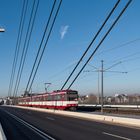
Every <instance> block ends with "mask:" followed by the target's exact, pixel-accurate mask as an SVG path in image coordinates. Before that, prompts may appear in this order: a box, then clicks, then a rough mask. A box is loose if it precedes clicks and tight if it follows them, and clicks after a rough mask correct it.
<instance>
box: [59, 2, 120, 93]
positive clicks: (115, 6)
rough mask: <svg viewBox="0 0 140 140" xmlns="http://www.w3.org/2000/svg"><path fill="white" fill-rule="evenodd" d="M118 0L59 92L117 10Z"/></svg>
mask: <svg viewBox="0 0 140 140" xmlns="http://www.w3.org/2000/svg"><path fill="white" fill-rule="evenodd" d="M119 2H120V0H118V1H117V2H116V4H115V5H114V6H113V9H112V10H111V11H110V13H109V14H108V16H107V17H106V19H105V21H104V22H103V24H102V25H101V27H100V28H99V30H98V32H97V33H96V34H95V36H94V37H93V39H92V41H91V42H90V44H89V46H88V47H87V49H86V50H85V52H84V53H83V55H82V57H81V58H80V59H79V61H78V63H77V65H76V66H75V67H74V69H73V70H72V72H71V74H70V75H69V77H68V78H67V79H66V81H65V83H64V84H63V86H62V87H61V90H62V89H63V88H64V87H65V85H66V84H67V82H68V81H69V79H70V78H71V76H72V75H73V73H74V72H75V70H76V69H77V67H78V66H79V64H80V63H81V61H82V59H83V58H84V57H85V55H86V54H87V52H88V51H89V49H90V48H91V46H92V44H93V42H94V41H95V40H96V38H97V37H98V35H99V33H100V32H101V30H102V29H103V27H104V26H105V24H106V23H107V21H108V19H109V18H110V17H111V15H112V14H113V12H114V10H115V9H116V8H117V6H118V4H119Z"/></svg>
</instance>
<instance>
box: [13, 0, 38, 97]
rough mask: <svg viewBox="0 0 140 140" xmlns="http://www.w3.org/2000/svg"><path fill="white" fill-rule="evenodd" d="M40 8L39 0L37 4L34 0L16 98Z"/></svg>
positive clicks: (18, 77) (16, 87) (16, 86)
mask: <svg viewBox="0 0 140 140" xmlns="http://www.w3.org/2000/svg"><path fill="white" fill-rule="evenodd" d="M35 4H36V6H35ZM38 6H39V0H37V2H36V0H34V2H33V6H32V7H33V8H32V11H31V16H30V20H29V25H28V29H27V33H26V38H25V42H24V47H23V51H22V56H21V60H20V66H19V69H18V74H17V79H16V85H15V89H14V96H16V95H17V92H18V88H19V84H20V80H21V76H22V72H23V68H24V64H25V59H26V55H27V51H28V48H29V42H30V39H31V34H32V31H33V27H34V23H35V18H36V14H37V10H38Z"/></svg>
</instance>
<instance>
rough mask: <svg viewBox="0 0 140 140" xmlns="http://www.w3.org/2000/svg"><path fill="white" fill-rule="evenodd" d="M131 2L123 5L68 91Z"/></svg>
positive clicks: (130, 0)
mask: <svg viewBox="0 0 140 140" xmlns="http://www.w3.org/2000/svg"><path fill="white" fill-rule="evenodd" d="M131 2H132V0H129V1H128V2H127V4H126V5H125V7H124V8H123V9H122V11H121V12H120V14H119V15H118V17H117V18H116V20H115V21H114V22H113V24H112V26H111V27H110V28H109V30H108V31H107V32H106V34H105V35H104V37H103V38H102V39H101V41H100V43H99V44H98V45H97V47H96V48H95V50H94V51H93V52H92V54H91V55H90V57H89V58H88V60H87V61H86V63H85V64H84V66H83V67H82V68H81V69H80V71H79V73H78V74H77V75H76V77H75V78H74V80H73V81H72V82H71V84H70V85H69V87H68V89H70V88H71V86H72V85H73V83H74V82H75V81H76V79H77V78H78V77H79V75H80V74H81V72H82V71H83V69H84V68H85V67H86V65H87V64H88V63H89V61H90V60H91V58H92V57H93V56H94V54H95V53H96V51H97V50H98V48H99V47H100V46H101V44H102V43H103V41H104V40H105V38H106V37H107V36H108V34H109V33H110V31H111V30H112V29H113V27H114V26H115V25H116V23H117V22H118V20H119V19H120V17H121V16H122V15H123V13H124V12H125V10H126V9H127V7H128V6H129V4H130V3H131Z"/></svg>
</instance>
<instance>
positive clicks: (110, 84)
mask: <svg viewBox="0 0 140 140" xmlns="http://www.w3.org/2000/svg"><path fill="white" fill-rule="evenodd" d="M57 2H58V1H57ZM0 3H1V4H0V27H1V28H4V29H5V32H4V33H0V66H1V69H0V85H1V86H0V96H7V95H8V87H9V82H10V75H11V71H12V63H13V59H14V52H15V47H16V42H17V36H18V28H19V22H20V16H21V9H22V5H23V0H12V1H11V0H0ZM115 3H116V0H106V1H105V0H63V1H62V5H61V8H60V11H59V14H58V16H57V19H56V22H55V24H54V28H53V30H52V33H51V36H50V39H49V42H48V44H47V47H46V50H45V53H44V55H43V59H42V61H41V64H40V67H39V69H38V72H37V75H36V77H35V81H34V83H33V86H32V91H33V92H44V90H45V85H44V83H48V82H49V83H51V86H50V87H49V88H48V90H49V91H50V92H51V91H53V90H58V89H60V88H61V87H62V85H63V84H64V81H65V80H66V78H67V77H68V75H69V74H70V72H71V71H72V70H73V68H74V66H75V65H76V62H77V61H78V60H79V58H80V57H81V56H82V54H83V52H84V51H85V50H86V48H87V46H88V45H89V43H90V42H91V40H92V39H93V37H94V35H95V34H96V32H97V31H98V29H99V28H100V26H101V25H102V23H103V21H104V20H105V18H106V17H107V14H108V13H109V12H110V10H111V9H112V8H113V6H114V5H115ZM126 3H127V0H122V1H121V2H120V4H119V6H118V7H117V9H116V10H115V12H114V14H113V15H112V16H111V18H110V19H109V21H108V22H107V24H106V25H105V27H104V30H103V31H102V32H101V34H100V35H99V37H98V38H97V40H96V41H95V43H94V44H93V45H92V47H91V49H90V50H89V52H88V53H87V55H86V57H85V58H84V59H83V61H82V63H81V65H80V66H79V68H78V69H77V70H76V73H77V72H78V71H79V70H80V68H81V67H82V65H83V64H84V62H85V61H86V60H87V59H88V57H89V56H90V54H91V53H92V51H93V50H94V49H95V47H96V46H97V44H98V43H99V41H100V39H101V38H102V37H103V35H104V34H105V33H106V31H107V30H108V29H109V27H110V26H111V24H112V23H113V22H114V20H115V18H116V17H117V15H118V14H119V12H120V11H121V9H122V8H123V7H124V6H125V4H126ZM52 4H53V0H40V3H39V8H38V11H37V16H36V20H35V25H34V27H33V33H32V36H31V40H30V44H29V50H28V53H27V58H26V62H25V67H24V69H23V74H22V77H21V82H20V86H19V91H18V95H21V94H23V92H24V91H25V87H26V85H27V81H28V78H29V75H30V72H31V68H32V66H33V62H34V59H35V56H36V54H37V49H38V47H39V44H40V41H41V38H42V36H43V32H44V29H45V25H46V22H47V20H48V16H49V13H50V10H51V6H52ZM32 5H33V0H31V1H29V4H28V10H27V15H26V18H25V25H24V29H23V36H22V39H21V46H20V48H21V50H22V47H23V44H24V41H25V33H26V31H27V25H28V22H29V17H30V13H31V7H32ZM139 13H140V1H139V0H133V1H132V3H131V4H130V6H129V7H128V8H127V10H126V11H125V13H124V14H123V16H122V17H121V18H120V20H119V21H118V23H117V24H116V26H115V27H114V28H113V30H112V31H111V32H110V34H109V35H108V36H107V38H106V39H105V41H104V42H103V43H102V45H101V46H100V48H99V49H98V51H97V52H96V54H95V55H94V57H93V58H92V60H91V61H90V62H89V65H87V66H86V68H85V69H84V71H83V72H82V73H81V75H80V76H79V77H78V79H77V80H76V82H75V83H74V85H73V86H72V87H71V89H74V90H78V91H79V94H88V93H94V94H98V92H100V86H101V84H100V82H101V80H100V79H101V76H100V75H99V78H98V72H94V71H95V70H96V69H94V68H93V67H92V66H94V67H96V68H97V69H99V70H100V69H101V60H104V69H107V68H109V67H110V66H112V65H114V64H116V63H119V62H120V61H121V63H119V64H118V65H116V66H114V67H112V68H111V69H109V70H108V72H105V73H104V93H105V95H114V94H116V93H120V94H121V93H125V94H133V93H140V86H139V83H140V78H139V77H140V64H139V61H140V28H139V25H140V18H139ZM21 50H20V53H19V56H21ZM18 64H19V59H18ZM17 68H18V67H17ZM87 70H88V71H89V72H86V71H87ZM109 71H118V72H128V73H127V74H124V73H113V72H109ZM76 73H75V74H74V76H75V75H76ZM74 76H73V77H72V78H71V80H70V81H69V82H68V84H67V85H66V87H65V88H67V87H68V86H69V85H70V82H71V81H72V79H73V78H74ZM98 87H99V88H98Z"/></svg>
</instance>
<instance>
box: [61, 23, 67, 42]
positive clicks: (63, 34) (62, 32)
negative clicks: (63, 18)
mask: <svg viewBox="0 0 140 140" xmlns="http://www.w3.org/2000/svg"><path fill="white" fill-rule="evenodd" d="M68 28H69V26H68V25H65V26H62V27H61V29H60V36H61V37H60V38H61V39H63V38H64V36H65V35H66V33H67V31H68Z"/></svg>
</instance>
